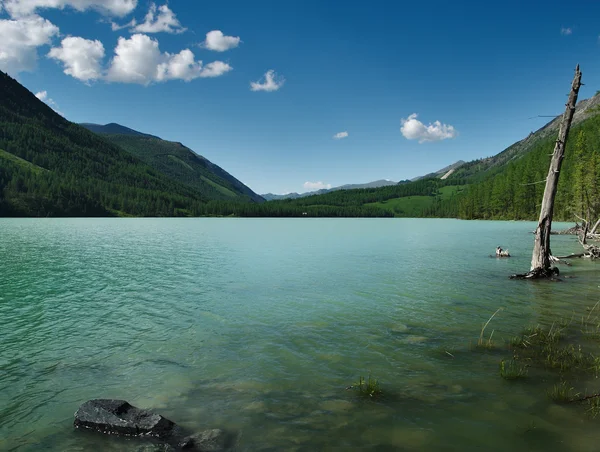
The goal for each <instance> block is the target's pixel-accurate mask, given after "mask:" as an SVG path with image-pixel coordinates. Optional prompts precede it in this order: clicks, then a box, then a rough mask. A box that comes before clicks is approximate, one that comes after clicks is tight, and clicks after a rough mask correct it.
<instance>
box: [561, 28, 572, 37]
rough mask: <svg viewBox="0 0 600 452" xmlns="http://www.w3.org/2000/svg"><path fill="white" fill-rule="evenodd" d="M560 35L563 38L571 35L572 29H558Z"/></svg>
mask: <svg viewBox="0 0 600 452" xmlns="http://www.w3.org/2000/svg"><path fill="white" fill-rule="evenodd" d="M560 34H561V35H563V36H569V35H572V34H573V29H572V28H569V27H562V28H561V29H560Z"/></svg>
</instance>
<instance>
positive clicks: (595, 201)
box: [269, 94, 600, 221]
mask: <svg viewBox="0 0 600 452" xmlns="http://www.w3.org/2000/svg"><path fill="white" fill-rule="evenodd" d="M559 126H560V118H555V119H553V120H552V121H550V122H549V123H548V124H546V125H545V126H544V127H542V128H540V129H539V130H537V131H536V132H533V133H531V134H529V135H528V136H527V137H525V138H524V139H522V140H520V141H518V142H516V143H514V144H513V145H511V146H509V147H508V148H506V149H505V150H503V151H502V152H500V153H498V154H497V155H495V156H493V157H487V158H483V159H478V160H474V161H472V162H467V163H464V162H462V161H459V162H456V163H455V164H453V165H451V166H449V167H446V168H442V169H441V170H439V171H437V172H435V173H431V174H429V175H427V176H424V177H421V178H417V179H416V180H414V181H412V182H410V183H407V184H403V185H399V186H395V187H380V188H374V189H363V190H343V191H338V192H329V193H326V194H322V195H317V196H309V197H304V198H299V199H295V200H287V204H286V205H287V206H288V207H290V208H291V207H298V208H300V207H301V208H303V209H305V210H307V211H310V209H311V208H316V207H317V206H318V207H320V208H323V207H326V206H329V207H333V206H336V207H337V208H340V209H354V208H370V209H379V210H385V211H387V212H389V213H391V214H393V215H394V216H399V217H406V216H413V217H459V218H464V219H503V220H508V219H510V220H513V219H514V220H535V219H537V215H538V210H539V205H540V202H541V198H542V195H543V191H544V181H545V178H546V175H547V173H548V165H549V163H550V157H551V154H552V152H553V148H554V145H555V140H556V136H557V133H558V128H559ZM269 204H270V203H269ZM588 212H589V216H590V217H591V218H593V219H594V221H595V220H597V219H598V217H599V216H600V94H598V95H596V96H594V97H592V98H590V99H586V100H582V101H581V102H579V103H578V104H577V108H576V112H575V116H574V121H573V125H572V127H571V132H570V134H569V140H568V142H567V149H566V152H565V160H564V163H563V167H562V169H561V177H560V183H559V187H558V193H557V197H556V202H555V206H554V217H555V219H556V220H565V221H576V218H577V216H579V217H581V216H585V215H588Z"/></svg>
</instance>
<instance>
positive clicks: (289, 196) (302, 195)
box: [261, 179, 408, 201]
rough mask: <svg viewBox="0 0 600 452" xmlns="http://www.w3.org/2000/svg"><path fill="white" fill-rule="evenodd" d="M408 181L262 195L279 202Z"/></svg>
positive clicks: (388, 181) (384, 180) (378, 182)
mask: <svg viewBox="0 0 600 452" xmlns="http://www.w3.org/2000/svg"><path fill="white" fill-rule="evenodd" d="M406 182H408V181H401V182H394V181H391V180H387V179H380V180H376V181H373V182H367V183H366V184H347V185H340V186H339V187H333V188H322V189H321V190H317V191H311V192H306V193H295V192H294V193H287V194H285V195H276V194H274V193H267V194H264V195H261V196H262V197H263V198H264V199H266V200H267V201H278V200H282V199H298V198H305V197H306V196H314V195H323V194H325V193H329V192H332V191H336V190H356V189H361V188H377V187H387V186H389V185H398V184H402V183H406Z"/></svg>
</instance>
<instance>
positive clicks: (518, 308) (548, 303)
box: [0, 219, 600, 451]
mask: <svg viewBox="0 0 600 452" xmlns="http://www.w3.org/2000/svg"><path fill="white" fill-rule="evenodd" d="M534 226H535V225H534V224H533V223H521V222H464V221H455V220H409V219H387V220H381V219H379V220H370V219H352V220H350V219H339V220H337V219H335V220H334V219H318V220H311V219H289V220H288V219H285V220H283V219H182V220H179V219H165V220H158V219H131V220H129V219H66V220H56V219H17V220H7V219H0V450H19V451H28V450H32V451H33V450H36V451H37V450H57V451H58V450H61V451H63V450H64V451H71V450H72V451H79V450H135V447H136V446H137V443H135V442H132V441H121V440H118V439H115V438H104V437H102V436H98V435H93V434H86V433H84V432H80V431H75V430H74V429H73V428H72V419H73V413H74V411H75V410H76V409H77V407H78V406H79V404H80V403H82V402H84V401H85V400H88V399H91V398H104V397H107V398H124V399H127V400H129V401H130V402H131V403H133V404H135V405H137V406H140V407H143V408H153V409H156V410H157V411H159V412H160V413H161V414H163V415H165V416H166V417H169V418H170V419H172V420H174V421H176V422H177V423H179V424H181V425H183V426H185V427H188V428H190V429H194V430H201V429H204V428H223V429H226V430H229V431H232V432H236V433H237V434H238V435H239V440H238V444H239V450H248V451H254V450H265V451H266V450H273V451H275V450H306V451H311V450H353V449H354V450H414V451H417V450H418V451H421V450H461V451H464V450H489V451H493V450H502V451H504V450H506V449H507V448H508V449H510V448H512V449H515V450H540V451H542V450H573V451H583V450H590V451H591V450H597V444H598V442H599V441H600V429H598V422H600V421H597V420H596V421H593V420H589V419H587V418H585V417H584V416H582V415H581V410H580V409H572V408H571V407H565V406H558V405H553V404H551V403H549V402H548V401H547V400H546V398H545V391H546V389H547V387H548V384H549V383H548V382H541V383H540V382H539V381H535V382H534V381H532V382H529V383H516V384H515V383H512V384H511V383H509V382H505V381H504V380H502V379H501V378H500V377H499V376H498V362H499V360H500V359H501V358H502V357H508V356H509V354H508V352H490V353H481V352H474V351H471V350H470V346H469V344H470V343H474V342H475V341H476V340H477V337H478V335H479V330H480V328H481V324H482V323H483V322H485V321H486V320H487V319H488V318H489V316H490V315H491V314H492V313H493V312H494V311H495V310H496V309H497V308H499V307H503V308H504V310H503V311H502V312H501V313H500V314H499V315H498V316H497V317H496V318H495V319H494V320H493V321H492V323H491V324H490V327H489V328H490V329H494V337H495V338H498V339H501V338H503V337H505V338H508V337H510V336H512V335H514V334H516V333H518V332H519V331H520V330H521V329H522V328H523V327H524V326H526V325H528V324H530V323H538V322H541V323H544V322H552V321H554V320H556V318H557V317H558V316H561V315H562V316H568V317H571V315H573V314H572V313H573V312H575V314H576V315H577V316H580V315H581V313H582V312H584V310H585V308H586V307H591V306H593V305H594V304H595V303H596V302H597V301H598V300H599V299H600V291H599V289H598V276H599V275H600V272H599V271H598V267H597V266H595V265H594V264H591V263H587V262H575V263H574V265H573V266H572V267H570V268H566V269H565V268H562V269H561V270H562V272H563V275H565V276H569V275H575V276H576V278H574V279H565V281H564V282H562V283H547V282H535V283H533V282H519V281H510V280H508V278H507V276H508V275H510V274H512V273H515V272H522V271H526V270H528V268H529V261H530V253H531V247H532V243H533V236H532V235H531V234H530V232H531V231H532V230H533V229H534ZM563 226H566V225H563ZM556 227H557V228H558V227H561V225H560V224H558V225H556ZM552 243H553V251H554V252H555V254H562V253H567V252H571V251H575V250H577V249H578V245H577V244H576V242H575V239H574V238H573V237H563V236H553V239H552ZM497 245H501V246H503V247H505V248H508V249H509V250H510V251H511V253H512V254H513V256H514V257H513V258H511V259H495V258H490V257H489V254H490V253H492V252H493V250H494V249H495V247H496V246H497ZM490 329H488V332H489V331H490ZM446 351H450V352H451V353H452V354H453V355H454V358H452V357H450V356H449V355H448V354H447V353H446ZM369 371H371V372H372V374H373V376H375V377H377V378H378V379H379V380H380V382H381V385H382V389H383V390H384V392H385V394H386V397H385V398H384V399H383V400H381V401H379V402H377V403H372V402H363V401H360V400H357V399H356V398H355V397H354V395H353V393H352V392H351V391H346V390H345V388H346V387H347V386H348V385H350V384H352V383H354V382H355V381H356V380H358V376H359V375H367V374H368V373H369ZM590 384H592V385H593V384H594V382H590ZM597 386H600V382H598V385H597ZM594 388H595V387H594ZM594 388H590V389H594ZM595 389H597V388H595Z"/></svg>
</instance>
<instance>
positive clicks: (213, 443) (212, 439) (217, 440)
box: [179, 429, 225, 452]
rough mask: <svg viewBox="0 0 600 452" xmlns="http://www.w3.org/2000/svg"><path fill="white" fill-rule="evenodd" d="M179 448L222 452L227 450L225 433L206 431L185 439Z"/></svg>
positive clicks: (200, 451) (202, 451) (213, 430)
mask: <svg viewBox="0 0 600 452" xmlns="http://www.w3.org/2000/svg"><path fill="white" fill-rule="evenodd" d="M179 447H181V448H182V449H184V450H195V451H199V452H220V451H223V450H225V433H224V432H223V431H222V430H219V429H212V430H205V431H203V432H200V433H197V434H196V435H191V436H187V437H185V438H183V439H182V440H181V442H180V443H179Z"/></svg>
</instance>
